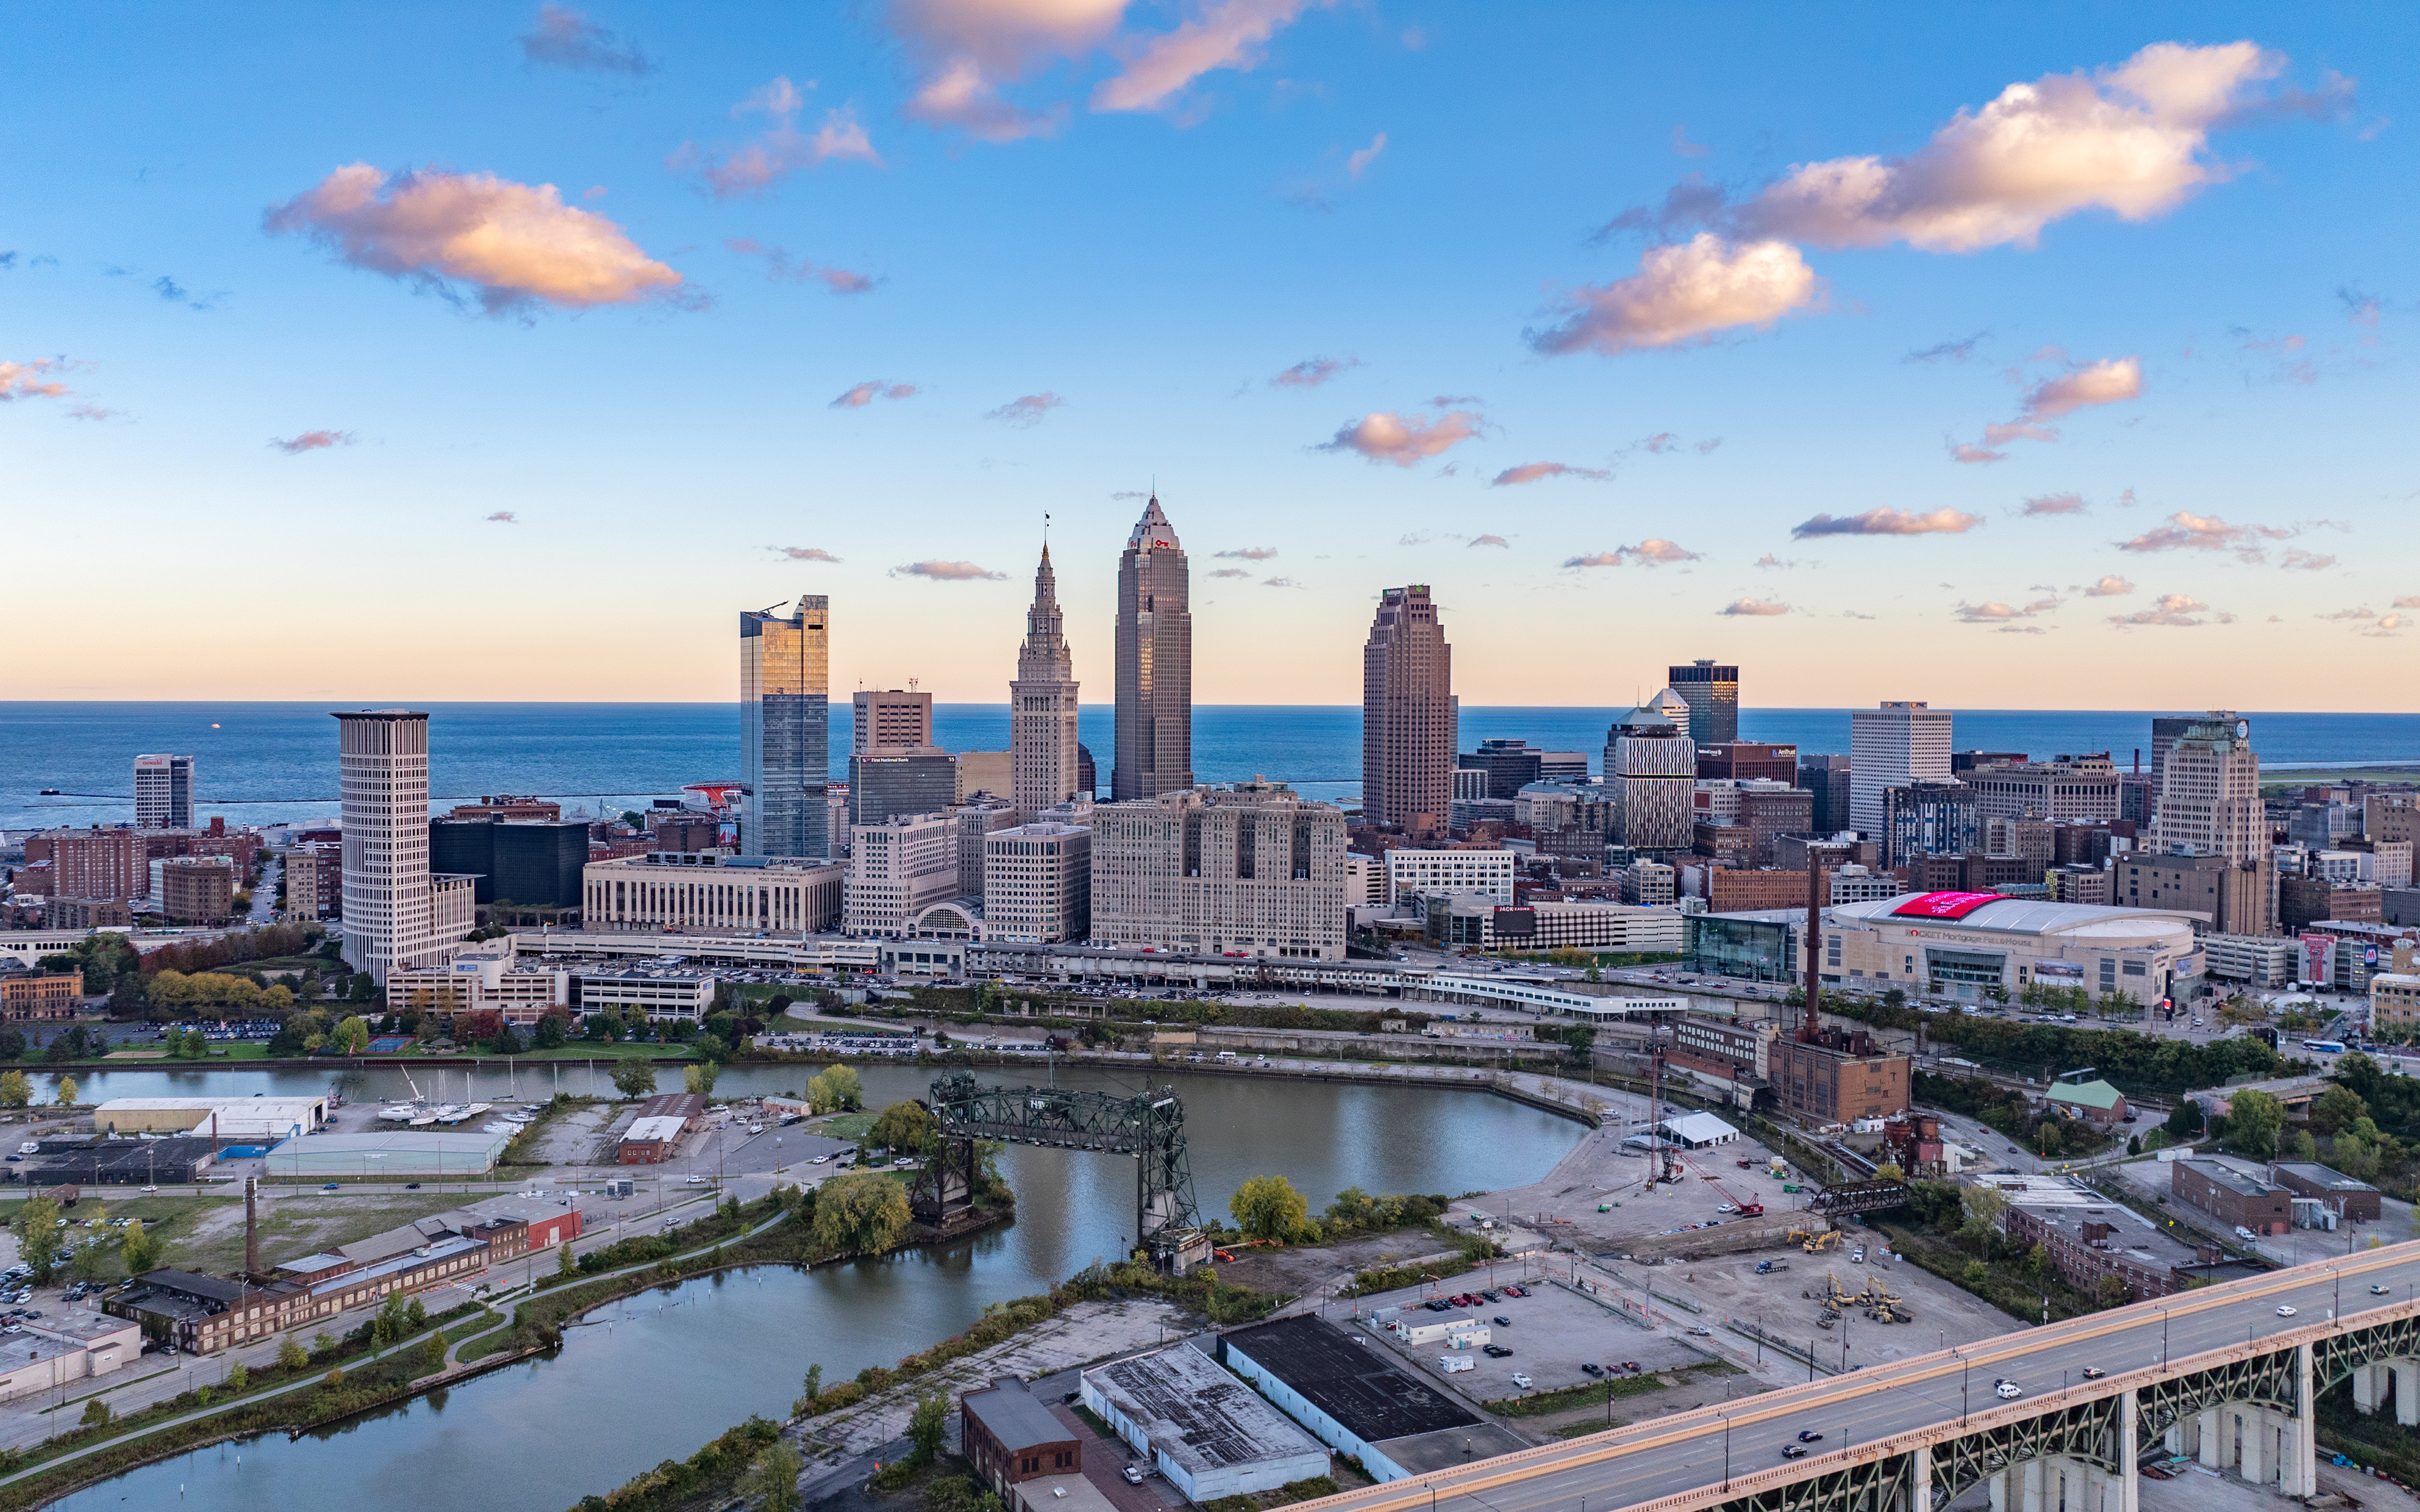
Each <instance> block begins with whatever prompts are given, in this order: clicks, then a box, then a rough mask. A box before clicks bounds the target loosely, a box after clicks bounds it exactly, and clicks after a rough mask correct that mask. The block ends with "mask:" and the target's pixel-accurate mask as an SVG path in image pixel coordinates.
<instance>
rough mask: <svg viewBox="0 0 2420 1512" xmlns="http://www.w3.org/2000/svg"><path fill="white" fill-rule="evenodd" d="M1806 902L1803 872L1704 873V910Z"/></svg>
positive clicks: (1733, 910)
mask: <svg viewBox="0 0 2420 1512" xmlns="http://www.w3.org/2000/svg"><path fill="white" fill-rule="evenodd" d="M1806 902H1807V873H1806V872H1744V871H1731V870H1725V869H1720V868H1715V869H1710V870H1709V871H1708V872H1706V910H1707V912H1709V913H1714V914H1745V913H1750V912H1753V911H1755V910H1757V909H1760V908H1788V907H1791V906H1792V905H1794V904H1803V903H1806Z"/></svg>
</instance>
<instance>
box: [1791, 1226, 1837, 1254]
mask: <svg viewBox="0 0 2420 1512" xmlns="http://www.w3.org/2000/svg"><path fill="white" fill-rule="evenodd" d="M1790 1240H1791V1242H1792V1243H1794V1244H1796V1245H1797V1246H1798V1247H1799V1248H1800V1249H1803V1250H1805V1251H1806V1252H1807V1254H1809V1255H1821V1254H1823V1252H1824V1251H1825V1250H1828V1249H1831V1248H1833V1247H1835V1246H1836V1245H1838V1243H1839V1242H1840V1231H1839V1230H1838V1229H1837V1228H1826V1229H1824V1230H1823V1231H1822V1232H1821V1233H1818V1232H1815V1231H1813V1230H1810V1229H1805V1228H1793V1229H1792V1230H1791V1231H1790Z"/></svg>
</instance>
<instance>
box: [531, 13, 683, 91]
mask: <svg viewBox="0 0 2420 1512" xmlns="http://www.w3.org/2000/svg"><path fill="white" fill-rule="evenodd" d="M516 40H518V41H519V42H520V44H521V61H522V62H524V63H542V64H547V65H551V67H554V68H558V69H577V70H579V71H582V72H584V73H627V74H628V75H630V76H631V77H633V78H638V77H642V76H644V75H645V74H648V73H652V72H654V71H655V65H654V64H652V63H650V62H648V61H647V58H646V55H645V54H643V53H641V52H640V51H639V49H638V47H637V46H636V45H635V44H633V45H630V46H627V47H626V46H624V45H622V44H621V43H620V42H618V41H616V40H615V39H614V37H613V33H612V32H610V31H607V30H606V29H605V28H604V27H602V26H599V25H597V23H595V22H593V21H590V20H589V19H588V18H587V17H585V16H583V15H582V14H581V13H580V12H579V11H577V10H574V9H572V8H570V7H568V6H555V5H545V6H540V7H538V8H537V24H536V25H535V26H534V27H532V28H531V29H530V30H529V31H527V32H524V33H522V34H521V36H520V37H519V38H518V39H516Z"/></svg>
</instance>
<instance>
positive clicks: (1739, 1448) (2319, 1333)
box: [1290, 1242, 2420, 1512]
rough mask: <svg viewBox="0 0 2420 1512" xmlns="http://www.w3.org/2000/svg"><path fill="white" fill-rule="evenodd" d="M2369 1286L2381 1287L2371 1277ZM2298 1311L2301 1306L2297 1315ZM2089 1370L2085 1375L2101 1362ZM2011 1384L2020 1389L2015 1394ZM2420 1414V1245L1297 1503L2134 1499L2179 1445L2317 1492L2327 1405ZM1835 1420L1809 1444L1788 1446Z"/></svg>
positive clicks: (1704, 1507) (1797, 1508)
mask: <svg viewBox="0 0 2420 1512" xmlns="http://www.w3.org/2000/svg"><path fill="white" fill-rule="evenodd" d="M2373 1288H2376V1289H2375V1290H2374V1289H2373ZM2283 1309H2291V1312H2290V1313H2287V1312H2285V1311H2283ZM2087 1368H2089V1369H2091V1370H2092V1371H2093V1372H2094V1377H2093V1379H2088V1380H2087V1379H2086V1377H2085V1374H2084V1372H2085V1371H2086V1369H2087ZM2002 1379H2007V1380H2009V1381H2012V1382H2014V1383H2015V1384H2016V1385H2017V1386H2018V1388H2019V1389H2020V1391H2021V1392H2022V1395H2021V1396H2018V1397H2016V1398H2015V1399H2004V1398H2002V1397H2001V1396H1999V1395H1998V1393H1997V1390H1996V1389H1995V1388H1996V1385H1997V1382H1998V1381H2001V1380H2002ZM2345 1381H2350V1382H2351V1383H2352V1397H2353V1403H2354V1405H2355V1407H2356V1408H2358V1409H2359V1410H2360V1411H2362V1412H2383V1411H2387V1410H2389V1409H2390V1407H2391V1410H2392V1411H2393V1412H2395V1413H2396V1416H2397V1420H2398V1421H2400V1422H2401V1423H2404V1424H2406V1425H2411V1426H2420V1242H2411V1243H2403V1244H2397V1245H2392V1246H2389V1247H2386V1248H2382V1249H2376V1250H2366V1251H2363V1252H2361V1253H2360V1254H2359V1255H2356V1256H2351V1257H2346V1258H2344V1259H2342V1260H2334V1261H2325V1262H2321V1263H2319V1264H2316V1265H2306V1266H2302V1267H2299V1268H2297V1269H2295V1270H2291V1271H2281V1272H2275V1273H2270V1274H2267V1275H2261V1276H2256V1277H2252V1278H2249V1279H2246V1280H2242V1281H2235V1282H2229V1283H2227V1284H2226V1285H2224V1286H2217V1287H2209V1288H2196V1289H2194V1290H2190V1291H2184V1292H2180V1293H2177V1294H2175V1295H2172V1296H2168V1297H2164V1298H2160V1299H2156V1300H2153V1301H2149V1302H2142V1303H2136V1304H2133V1305H2132V1306H2128V1307H2122V1308H2117V1309H2114V1310H2112V1311H2109V1312H2103V1313H2094V1314H2091V1315H2088V1316H2086V1317H2084V1318H2078V1319H2070V1320H2068V1321H2066V1322H2062V1323H2056V1324H2053V1325H2051V1326H2049V1327H2045V1328H2034V1329H2028V1328H2022V1327H2020V1328H2018V1329H2017V1330H2016V1331H2014V1332H2012V1333H2010V1334H2008V1335H2001V1336H1999V1337H1996V1338H1993V1339H1989V1340H1985V1341H1983V1342H1981V1343H1979V1344H1976V1345H1972V1346H1962V1347H1960V1348H1957V1349H1952V1350H1940V1351H1938V1352H1936V1353H1932V1354H1928V1355H1923V1356H1919V1357H1917V1358H1916V1359H1912V1360H1904V1361H1898V1362H1894V1363H1891V1364H1888V1365H1875V1366H1870V1367H1868V1368H1865V1369H1861V1370H1858V1371H1856V1372H1854V1373H1853V1374H1849V1375H1841V1376H1836V1377H1833V1378H1832V1379H1830V1380H1828V1381H1820V1382H1812V1383H1809V1384H1807V1385H1802V1386H1792V1387H1790V1388H1788V1389H1786V1390H1783V1391H1779V1392H1773V1393H1768V1394H1766V1395H1762V1396H1754V1397H1744V1398H1742V1399H1740V1400H1738V1401H1736V1402H1732V1403H1730V1404H1728V1405H1726V1406H1723V1407H1708V1408H1700V1409H1699V1410H1697V1411H1694V1412H1683V1413H1678V1414H1673V1415H1669V1416H1664V1417H1658V1418H1654V1419H1652V1420H1650V1421H1648V1422H1645V1423H1640V1424H1637V1425H1634V1426H1632V1427H1622V1428H1616V1429H1613V1430H1611V1431H1609V1432H1605V1433H1597V1434H1591V1435H1590V1436H1589V1437H1586V1438H1581V1439H1573V1440H1568V1441H1565V1442H1563V1443H1555V1444H1549V1445H1546V1446H1544V1447H1540V1448H1534V1449H1528V1450H1524V1451H1522V1452H1520V1453H1517V1454H1511V1455H1504V1456H1501V1457H1498V1458H1493V1459H1484V1460H1480V1461H1477V1462H1474V1463H1470V1464H1466V1465H1460V1466H1455V1467H1453V1468H1451V1469H1450V1470H1442V1471H1433V1472H1430V1473H1426V1474H1422V1475H1416V1476H1412V1477H1410V1478H1408V1479H1404V1480H1397V1481H1391V1482H1388V1483H1387V1484H1384V1485H1381V1486H1376V1487H1371V1488H1367V1489H1361V1490H1357V1491H1349V1492H1346V1493H1344V1494H1342V1495H1340V1496H1331V1497H1326V1498H1323V1499H1321V1500H1319V1501H1317V1502H1311V1503H1306V1504H1303V1508H1302V1509H1290V1512H1574V1509H1575V1508H1576V1507H1578V1506H1579V1505H1580V1504H1581V1503H1582V1499H1583V1498H1585V1499H1586V1500H1587V1501H1588V1502H1589V1503H1591V1504H1595V1505H1596V1506H1598V1507H1600V1508H1603V1509H1604V1512H1939V1509H1941V1508H1945V1507H1947V1506H1948V1505H1949V1504H1951V1503H1952V1502H1955V1501H1957V1500H1958V1499H1960V1498H1961V1497H1966V1496H1970V1495H1971V1494H1973V1493H1974V1492H1975V1491H1976V1490H1977V1489H1978V1488H1983V1489H1986V1490H1987V1491H1988V1495H1989V1499H1990V1504H1991V1508H1992V1512H2139V1507H2140V1501H2139V1489H2140V1486H2141V1480H2140V1478H2139V1476H2138V1473H2137V1472H2138V1470H2139V1468H2140V1465H2141V1463H2142V1462H2143V1461H2144V1460H2145V1459H2152V1460H2161V1459H2167V1458H2174V1457H2178V1456H2184V1457H2189V1458H2195V1459H2197V1460H2198V1461H2199V1462H2200V1463H2201V1464H2203V1465H2205V1466H2209V1467H2211V1468H2212V1469H2215V1470H2219V1471H2222V1472H2226V1473H2231V1474H2235V1475H2238V1476H2240V1477H2241V1478H2242V1479H2244V1480H2247V1481H2250V1482H2253V1483H2254V1484H2256V1485H2261V1486H2266V1487H2270V1488H2272V1489H2275V1490H2277V1491H2279V1492H2281V1493H2282V1494H2284V1495H2288V1496H2310V1495H2313V1494H2316V1493H2317V1491H2318V1489H2319V1484H2318V1466H2317V1445H2316V1443H2314V1439H2313V1431H2312V1429H2313V1424H2314V1423H2315V1421H2316V1418H2315V1404H2316V1401H2317V1398H2318V1397H2319V1395H2320V1394H2322V1393H2324V1392H2326V1391H2328V1390H2329V1389H2331V1388H2332V1387H2335V1386H2336V1385H2339V1384H2341V1383H2342V1382H2345ZM1801 1432H1811V1433H1820V1434H1821V1435H1823V1437H1822V1440H1821V1442H1820V1443H1809V1444H1807V1445H1806V1447H1807V1450H1808V1451H1809V1452H1808V1453H1807V1455H1806V1457H1805V1458H1798V1459H1788V1458H1783V1456H1782V1448H1783V1446H1784V1445H1785V1444H1789V1445H1795V1444H1796V1443H1797V1442H1798V1437H1799V1435H1800V1433H1801Z"/></svg>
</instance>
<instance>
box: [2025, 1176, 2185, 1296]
mask: <svg viewBox="0 0 2420 1512" xmlns="http://www.w3.org/2000/svg"><path fill="white" fill-rule="evenodd" d="M2001 1227H2003V1228H2004V1229H2006V1230H2007V1232H2008V1236H2009V1242H2010V1243H2012V1244H2016V1245H2019V1246H2021V1247H2023V1248H2026V1249H2031V1248H2033V1247H2034V1246H2036V1245H2040V1247H2041V1249H2042V1250H2043V1251H2044V1252H2045V1253H2046V1254H2048V1255H2049V1257H2050V1265H2051V1270H2052V1271H2053V1272H2054V1273H2055V1274H2056V1275H2057V1276H2058V1278H2059V1279H2060V1280H2061V1281H2064V1282H2066V1283H2067V1284H2068V1285H2069V1286H2071V1287H2072V1288H2075V1289H2076V1290H2077V1291H2080V1292H2082V1293H2083V1294H2084V1295H2086V1296H2087V1297H2093V1298H2099V1297H2101V1296H2102V1288H2103V1287H2104V1286H2105V1285H2106V1284H2107V1283H2108V1280H2109V1278H2110V1277H2113V1276H2114V1277H2116V1278H2117V1282H2118V1285H2119V1286H2121V1287H2123V1288H2125V1296H2124V1299H2123V1300H2124V1301H2126V1302H2147V1301H2149V1300H2150V1299H2151V1298H2154V1297H2165V1296H2171V1295H2173V1294H2175V1293H2176V1292H2179V1291H2181V1290H2183V1289H2184V1288H2185V1286H2186V1283H2187V1279H2188V1272H2187V1271H2186V1270H2185V1269H2184V1268H2187V1267H2191V1266H2195V1265H2198V1264H2205V1263H2208V1262H2211V1261H2214V1260H2217V1259H2218V1258H2219V1255H2218V1252H2217V1250H2216V1249H2215V1248H2214V1247H2213V1246H2209V1245H2203V1246H2198V1247H2196V1246H2195V1245H2191V1244H2187V1243H2184V1242H2180V1241H2179V1240H2176V1239H2172V1238H2170V1237H2168V1236H2167V1235H2166V1234H2165V1233H2164V1232H2162V1231H2161V1230H2160V1229H2158V1228H2156V1227H2152V1225H2151V1223H2150V1222H2149V1220H2148V1219H2146V1218H2144V1217H2142V1216H2141V1215H2139V1214H2137V1213H2135V1212H2133V1211H2130V1210H2128V1209H2125V1208H2121V1207H2118V1206H2117V1205H2115V1204H2110V1205H2107V1206H2103V1207H2083V1206H2077V1205H2075V1204H2073V1203H2071V1202H2069V1201H2065V1200H2059V1201H2055V1202H2053V1203H2045V1204H2036V1203H2031V1202H2027V1201H2026V1200H2024V1194H2023V1193H2011V1194H2010V1201H2009V1208H2008V1211H2007V1213H2006V1214H2005V1215H2004V1216H2003V1217H2002V1219H2001Z"/></svg>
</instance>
